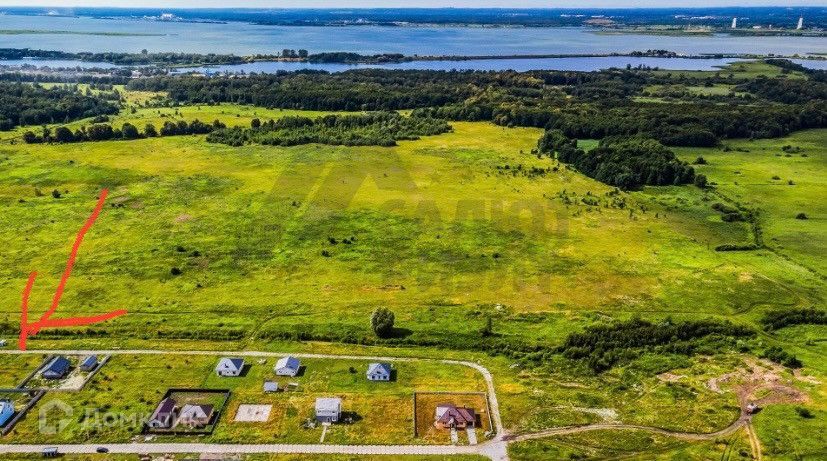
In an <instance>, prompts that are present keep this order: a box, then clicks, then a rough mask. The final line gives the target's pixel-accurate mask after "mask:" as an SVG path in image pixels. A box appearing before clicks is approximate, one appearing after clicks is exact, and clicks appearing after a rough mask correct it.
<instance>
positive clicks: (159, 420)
mask: <svg viewBox="0 0 827 461" xmlns="http://www.w3.org/2000/svg"><path fill="white" fill-rule="evenodd" d="M177 410H178V403H177V402H176V401H175V400H173V399H170V398H166V399H164V400H161V403H159V404H158V407H157V408H156V409H155V412H154V413H152V416H150V418H149V421H147V422H146V425H147V427H149V428H150V429H170V428H171V427H172V425H173V423H174V422H175V413H176V412H177Z"/></svg>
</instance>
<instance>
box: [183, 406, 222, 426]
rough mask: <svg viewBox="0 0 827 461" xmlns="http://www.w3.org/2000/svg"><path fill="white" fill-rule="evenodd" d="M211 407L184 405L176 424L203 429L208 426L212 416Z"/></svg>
mask: <svg viewBox="0 0 827 461" xmlns="http://www.w3.org/2000/svg"><path fill="white" fill-rule="evenodd" d="M213 413H214V411H213V406H212V405H190V404H188V405H184V408H182V409H181V414H180V415H179V416H178V424H184V425H186V426H189V427H193V428H195V427H204V426H206V425H208V424H210V420H212V416H213Z"/></svg>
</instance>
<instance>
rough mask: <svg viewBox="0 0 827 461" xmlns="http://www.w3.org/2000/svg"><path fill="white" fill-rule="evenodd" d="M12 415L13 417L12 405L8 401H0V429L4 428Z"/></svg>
mask: <svg viewBox="0 0 827 461" xmlns="http://www.w3.org/2000/svg"><path fill="white" fill-rule="evenodd" d="M12 415H14V404H12V403H11V402H9V401H8V400H2V401H0V427H3V426H5V425H6V423H8V422H9V420H10V419H11V417H12Z"/></svg>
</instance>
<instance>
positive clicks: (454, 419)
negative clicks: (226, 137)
mask: <svg viewBox="0 0 827 461" xmlns="http://www.w3.org/2000/svg"><path fill="white" fill-rule="evenodd" d="M476 421H477V418H476V415H475V414H474V410H472V409H470V408H465V407H457V406H456V405H451V404H450V403H443V404H440V405H437V407H436V415H435V421H434V426H436V427H437V428H439V429H466V428H469V427H474V424H476Z"/></svg>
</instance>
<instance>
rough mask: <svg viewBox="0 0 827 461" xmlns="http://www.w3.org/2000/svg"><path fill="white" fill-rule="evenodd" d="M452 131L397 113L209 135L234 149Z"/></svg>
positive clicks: (285, 121)
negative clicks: (236, 147) (237, 147)
mask: <svg viewBox="0 0 827 461" xmlns="http://www.w3.org/2000/svg"><path fill="white" fill-rule="evenodd" d="M450 130H451V126H450V125H448V123H447V122H446V121H445V120H439V119H432V118H412V117H403V116H402V115H400V114H399V113H397V112H370V113H365V114H358V115H325V116H323V117H319V118H316V119H312V118H309V117H301V116H289V117H283V118H280V119H278V120H269V121H267V122H264V123H262V122H261V121H260V120H258V119H254V120H253V121H252V123H251V126H250V128H241V127H233V128H228V129H222V130H217V131H214V132H212V133H210V135H209V136H207V141H209V142H215V143H222V144H227V145H230V146H242V145H244V144H251V143H255V144H266V145H275V146H296V145H301V144H310V143H318V144H329V145H345V146H395V145H396V142H397V141H400V140H413V139H419V137H420V136H432V135H437V134H442V133H446V132H448V131H450Z"/></svg>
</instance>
